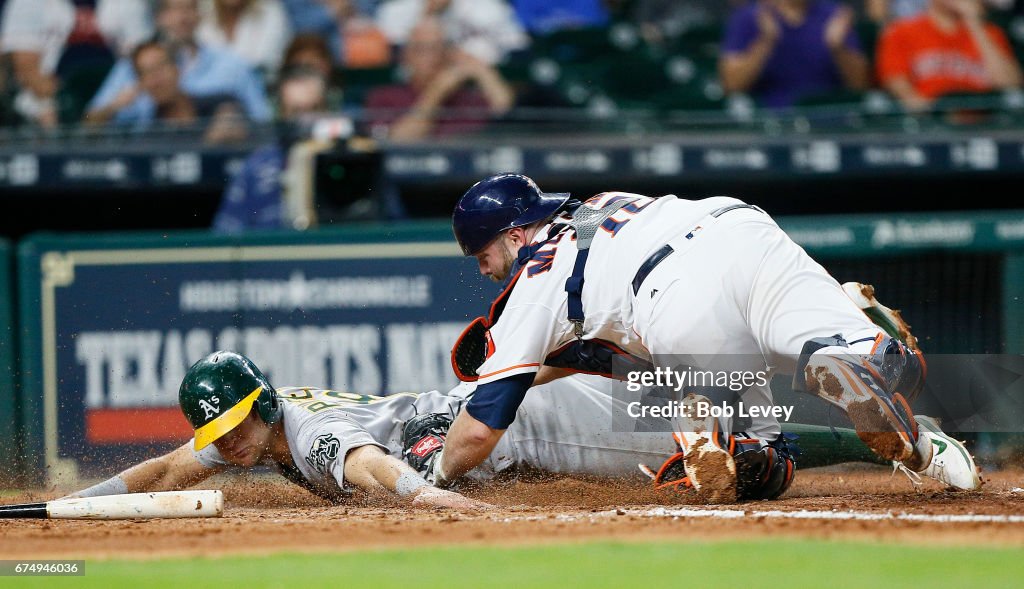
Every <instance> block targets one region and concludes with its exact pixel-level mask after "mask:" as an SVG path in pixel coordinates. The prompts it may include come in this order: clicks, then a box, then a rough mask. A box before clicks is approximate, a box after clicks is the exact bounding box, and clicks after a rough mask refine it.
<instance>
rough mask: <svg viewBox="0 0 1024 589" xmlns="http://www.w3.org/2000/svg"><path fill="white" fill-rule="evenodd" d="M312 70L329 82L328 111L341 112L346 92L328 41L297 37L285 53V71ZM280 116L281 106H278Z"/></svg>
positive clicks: (283, 68) (312, 36)
mask: <svg viewBox="0 0 1024 589" xmlns="http://www.w3.org/2000/svg"><path fill="white" fill-rule="evenodd" d="M302 68H307V69H311V70H313V71H315V72H317V73H319V74H320V77H322V78H323V79H324V80H325V81H326V82H327V92H326V99H325V103H326V105H327V110H331V111H337V110H340V109H341V107H342V104H343V100H344V92H343V87H342V83H341V79H340V76H339V75H338V70H337V68H336V67H335V63H334V59H333V57H332V56H331V49H330V47H328V46H327V41H326V40H324V38H323V37H321V36H319V35H311V34H301V35H296V36H295V37H294V38H293V39H292V42H291V43H290V44H289V45H288V49H286V50H285V52H284V64H282V66H281V69H282V70H283V71H290V70H301V69H302ZM278 110H279V114H280V105H278Z"/></svg>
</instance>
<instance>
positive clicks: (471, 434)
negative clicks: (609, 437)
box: [431, 174, 977, 503]
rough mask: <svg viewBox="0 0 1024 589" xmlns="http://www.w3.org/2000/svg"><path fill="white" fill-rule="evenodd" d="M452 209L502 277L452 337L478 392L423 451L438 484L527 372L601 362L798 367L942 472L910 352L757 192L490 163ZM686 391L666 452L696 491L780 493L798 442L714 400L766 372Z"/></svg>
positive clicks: (853, 413)
mask: <svg viewBox="0 0 1024 589" xmlns="http://www.w3.org/2000/svg"><path fill="white" fill-rule="evenodd" d="M452 223H453V229H454V232H455V236H456V239H457V240H458V242H459V245H460V246H461V248H462V250H463V252H464V253H465V254H466V255H467V256H474V257H475V258H476V259H477V262H478V264H479V267H480V272H481V273H482V274H484V275H486V276H489V277H491V278H492V279H495V280H498V281H506V287H505V289H504V291H503V292H502V293H501V294H500V295H499V296H498V298H497V299H496V300H495V302H494V303H493V304H492V306H491V309H490V313H489V315H488V316H487V317H484V318H481V319H479V320H477V321H476V322H474V323H473V324H471V326H470V328H469V329H467V330H466V332H465V335H464V337H463V338H462V341H460V342H459V344H457V346H456V350H455V351H454V352H453V366H454V368H455V371H456V373H457V375H458V376H459V378H460V379H463V380H466V381H473V382H475V383H476V384H477V389H476V392H475V393H474V395H473V397H472V398H471V399H470V400H469V402H468V403H467V406H466V410H465V411H463V412H462V413H461V414H460V415H459V416H458V418H457V419H456V420H455V421H454V422H453V424H452V427H451V429H450V431H449V435H448V437H447V439H446V442H445V445H444V449H443V450H442V451H441V454H440V456H439V457H438V458H436V459H435V460H434V461H433V462H432V471H431V480H433V481H435V482H437V484H438V485H440V486H444V485H445V484H446V483H448V482H451V481H454V480H456V479H458V478H459V477H461V476H463V475H464V474H465V473H467V472H468V471H469V470H471V469H472V468H474V467H475V466H476V465H478V464H480V463H481V462H482V461H483V460H484V459H485V458H486V457H487V456H488V455H490V453H491V451H492V450H493V449H494V447H495V446H496V444H497V443H498V441H499V440H500V439H501V437H502V436H503V435H504V433H505V432H506V430H508V428H509V427H510V426H511V425H512V423H513V422H514V421H515V419H516V410H517V408H518V407H519V406H520V404H521V403H522V402H523V400H524V398H525V397H526V395H527V391H528V390H529V389H530V387H531V386H532V385H534V384H537V383H539V382H545V381H547V380H549V379H550V378H552V375H554V376H557V375H558V374H562V373H564V372H565V371H582V372H590V373H598V374H605V375H608V376H613V372H614V371H613V369H612V365H611V362H610V361H608V360H609V359H618V360H619V361H620V362H624V363H626V364H627V365H635V364H643V363H645V362H646V363H647V364H648V365H657V366H659V367H661V366H663V365H665V364H663V362H664V361H665V360H666V359H668V362H676V361H678V359H680V358H684V359H686V361H687V362H690V363H691V366H693V367H694V368H696V369H698V370H701V371H709V372H726V371H740V372H744V373H755V372H767V373H769V374H775V373H781V374H792V375H795V376H794V378H793V385H794V388H795V389H796V390H798V391H803V392H806V393H808V394H810V395H814V396H817V397H819V398H821V399H823V400H824V401H826V402H828V403H830V404H832V405H834V406H835V407H837V408H839V409H840V410H842V411H843V412H844V413H845V414H846V415H847V416H848V417H849V418H850V421H851V422H852V423H853V425H854V427H855V429H856V431H857V435H858V436H859V437H860V439H861V440H862V441H863V442H864V444H866V445H867V446H868V447H869V448H870V449H871V450H872V451H874V452H875V454H877V455H878V456H879V457H880V458H881V459H883V460H886V461H893V462H896V463H898V464H900V465H902V466H903V467H904V468H905V469H906V470H907V471H909V472H912V473H915V474H918V473H919V474H925V475H927V474H929V473H932V474H934V473H937V472H938V471H937V470H935V469H930V465H932V464H933V459H934V457H935V454H934V453H933V446H934V445H933V444H932V440H933V436H936V435H942V434H941V431H938V428H937V427H935V428H934V429H935V430H936V431H937V432H938V433H936V432H933V431H932V428H933V424H932V423H931V422H930V421H928V420H922V419H918V418H915V416H914V413H913V411H912V410H911V408H910V402H911V401H912V400H913V399H914V397H915V396H916V395H917V393H918V392H919V391H920V390H921V387H922V385H923V380H924V373H925V364H924V360H923V357H922V355H921V353H920V350H917V349H916V348H915V347H913V346H912V345H910V344H908V343H906V342H904V341H901V340H900V339H898V338H897V337H893V335H890V334H888V333H886V331H885V330H884V329H883V328H881V327H879V326H878V325H876V324H875V323H873V322H872V321H871V320H870V319H869V318H868V317H867V316H866V315H865V313H863V312H862V311H861V309H859V308H858V306H857V305H856V304H855V303H854V302H853V301H852V300H851V298H850V297H849V296H848V295H847V294H846V293H845V292H844V291H843V289H842V288H841V287H840V285H839V284H838V283H837V282H836V281H835V279H833V278H832V277H831V276H830V275H829V274H828V273H827V272H826V271H825V269H824V268H822V267H821V265H819V264H818V263H817V262H815V261H814V260H813V259H811V258H810V256H808V255H807V253H806V252H805V251H804V250H803V249H802V248H800V246H798V245H797V244H796V243H794V242H793V241H792V240H791V239H790V238H789V237H788V236H787V235H786V234H785V232H783V231H782V229H780V228H779V226H778V225H777V224H776V223H775V221H774V220H773V219H772V218H771V217H770V216H768V215H767V214H766V213H765V212H764V211H762V210H761V209H759V208H758V207H756V206H752V205H748V204H746V203H744V202H742V201H739V200H736V199H733V198H727V197H714V198H708V199H704V200H686V199H681V198H677V197H675V196H673V195H667V196H663V197H659V198H652V197H648V196H643V195H639V194H630V193H623V192H606V193H601V194H598V195H596V196H594V197H592V198H590V199H588V200H586V201H585V202H580V201H576V200H573V199H571V198H570V196H569V195H568V194H558V193H545V192H543V191H541V190H540V189H539V187H538V186H537V185H536V183H534V182H533V181H532V180H531V179H529V178H527V177H525V176H521V175H518V174H501V175H497V176H493V177H491V178H487V179H485V180H483V181H481V182H479V183H477V184H475V185H474V186H473V187H471V188H470V189H469V190H468V191H467V192H466V193H465V194H464V195H463V196H462V198H461V199H460V200H459V201H458V203H457V204H456V207H455V211H454V214H453V217H452ZM542 367H543V368H542ZM552 367H555V368H557V369H561V371H562V372H560V373H557V374H555V373H552V371H551V370H552ZM681 396H682V397H683V398H681V399H680V400H679V401H680V402H681V403H682V404H683V405H684V406H685V407H686V412H685V413H683V414H682V415H681V416H679V417H677V418H676V419H675V420H674V422H673V425H674V431H675V436H674V437H675V440H676V442H677V443H678V445H679V450H680V453H681V454H682V455H683V458H682V459H681V460H677V461H676V462H677V463H681V466H682V468H683V471H684V472H685V474H686V478H687V480H688V481H689V484H691V485H692V486H693V487H694V488H695V489H696V490H697V491H698V493H700V494H701V496H702V497H703V498H704V499H705V500H707V501H709V502H713V503H730V502H735V501H736V500H738V499H745V498H771V497H777V496H778V495H780V494H781V493H782V492H784V491H785V490H786V488H787V487H788V486H789V484H790V482H791V481H792V477H793V468H794V457H793V454H792V451H791V449H790V447H789V444H788V443H787V442H786V439H785V437H784V436H782V428H781V426H780V423H779V420H778V418H777V416H776V415H774V414H772V413H771V412H768V411H766V412H764V413H763V414H760V415H757V416H754V417H752V418H751V420H750V422H749V423H745V424H744V425H743V427H742V429H741V428H739V427H736V426H737V422H735V421H734V420H733V419H732V418H731V417H729V416H716V415H711V414H710V412H709V410H708V409H709V408H711V407H713V406H726V405H733V406H734V405H736V404H737V403H742V404H745V405H747V406H759V407H767V408H771V407H772V406H773V404H774V403H773V400H772V395H771V390H770V388H769V386H768V384H767V382H760V383H757V384H751V385H750V386H747V387H746V388H745V389H743V390H740V391H734V390H732V389H731V388H729V389H724V388H722V387H716V386H702V387H699V388H698V387H689V388H688V389H683V390H682V395H681ZM922 432H923V433H922ZM960 448H961V449H962V446H961V447H960ZM964 454H965V458H964V459H963V460H961V462H964V463H965V464H966V463H971V466H973V462H972V461H971V459H970V456H969V455H967V454H966V452H965V453H964ZM972 476H973V477H974V478H973V480H974V481H976V480H977V475H976V474H973V475H972ZM748 479H750V480H753V481H754V482H753V483H750V484H748V483H747V482H745V481H747V480H748ZM971 482H973V481H968V483H971Z"/></svg>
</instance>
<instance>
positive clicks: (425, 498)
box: [412, 487, 495, 511]
mask: <svg viewBox="0 0 1024 589" xmlns="http://www.w3.org/2000/svg"><path fill="white" fill-rule="evenodd" d="M412 504H413V505H415V506H417V507H444V508H446V509H458V510H462V511H487V510H490V509H494V508H495V507H494V506H493V505H491V504H490V503H484V502H483V501H477V500H476V499H470V498H469V497H466V496H465V495H460V494H459V493H456V492H454V491H445V490H444V489H438V488H437V487H424V488H423V490H422V491H420V492H419V494H418V495H416V497H415V498H414V499H413V500H412Z"/></svg>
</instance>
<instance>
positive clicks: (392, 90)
mask: <svg viewBox="0 0 1024 589" xmlns="http://www.w3.org/2000/svg"><path fill="white" fill-rule="evenodd" d="M402 66H403V67H404V68H405V69H406V70H407V74H408V77H409V82H408V83H407V84H404V85H394V86H385V87H380V88H375V89H373V90H372V91H371V92H370V94H369V95H368V96H367V98H366V110H367V112H368V116H369V118H370V121H371V128H372V129H373V134H374V135H381V134H383V133H382V132H381V130H382V129H384V130H386V131H387V136H388V137H389V138H390V139H391V140H392V141H396V142H405V141H417V140H421V139H424V138H426V137H428V136H443V135H452V134H457V133H465V132H469V131H473V130H476V129H479V128H481V127H482V126H484V124H485V123H486V122H487V120H488V119H489V118H490V117H494V116H500V115H503V114H504V113H506V112H507V111H508V110H509V109H510V108H512V103H513V100H514V95H513V92H512V89H511V88H510V87H509V85H508V84H507V83H506V82H505V80H504V79H503V78H502V77H501V74H499V73H498V72H497V70H495V69H494V68H493V67H491V66H489V65H487V64H486V63H484V62H482V61H480V60H479V59H476V58H475V57H472V56H470V55H468V54H466V53H464V52H462V51H459V50H458V49H455V48H454V47H453V46H452V45H451V44H450V43H449V42H448V40H447V39H446V37H445V34H444V30H443V28H442V25H441V23H440V21H438V20H437V19H435V18H427V19H424V20H423V21H422V22H420V23H419V24H418V25H416V27H415V28H414V29H413V31H412V34H411V35H410V36H409V41H408V42H407V43H406V45H405V47H404V48H403V51H402ZM445 111H447V112H445Z"/></svg>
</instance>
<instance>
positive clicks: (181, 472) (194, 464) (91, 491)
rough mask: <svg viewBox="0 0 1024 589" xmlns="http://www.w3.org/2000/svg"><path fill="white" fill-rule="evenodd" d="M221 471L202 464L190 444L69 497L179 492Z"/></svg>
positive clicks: (137, 465)
mask: <svg viewBox="0 0 1024 589" xmlns="http://www.w3.org/2000/svg"><path fill="white" fill-rule="evenodd" d="M221 470H222V469H221V468H216V467H208V466H204V465H203V464H200V463H199V461H197V460H196V458H195V454H194V453H193V452H192V447H191V442H189V443H188V444H185V445H183V446H181V447H180V448H177V449H176V450H173V451H171V452H168V453H167V454H164V455H163V456H159V457H157V458H152V459H150V460H147V461H145V462H142V463H139V464H136V465H135V466H133V467H131V468H129V469H127V470H125V471H123V472H121V473H120V474H118V475H116V476H114V477H111V478H110V479H107V480H106V481H103V482H102V483H99V484H97V485H93V486H92V487H89V488H87V489H82V490H81V491H78V492H77V493H72V494H71V495H69V497H97V496H100V495H117V494H121V493H149V492H154V491H176V490H180V489H185V488H187V487H191V486H192V485H195V484H197V483H199V482H201V481H204V480H206V479H207V478H209V477H211V476H213V475H214V474H217V473H218V472H220V471H221Z"/></svg>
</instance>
